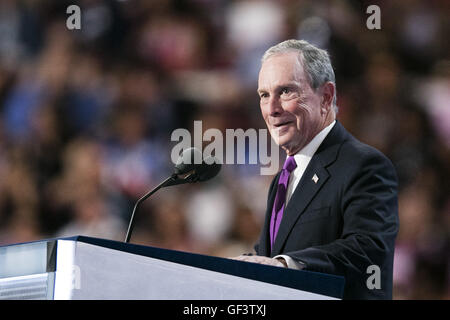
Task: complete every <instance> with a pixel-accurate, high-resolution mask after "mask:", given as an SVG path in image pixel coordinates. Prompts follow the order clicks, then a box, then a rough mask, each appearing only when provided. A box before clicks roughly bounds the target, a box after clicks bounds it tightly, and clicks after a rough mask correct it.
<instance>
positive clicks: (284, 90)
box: [281, 88, 291, 94]
mask: <svg viewBox="0 0 450 320" xmlns="http://www.w3.org/2000/svg"><path fill="white" fill-rule="evenodd" d="M290 92H291V90H290V89H289V88H283V89H281V94H288V93H290Z"/></svg>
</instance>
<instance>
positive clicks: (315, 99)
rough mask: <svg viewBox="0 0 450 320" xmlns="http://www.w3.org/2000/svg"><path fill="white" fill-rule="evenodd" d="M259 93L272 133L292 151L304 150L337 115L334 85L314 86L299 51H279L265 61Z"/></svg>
mask: <svg viewBox="0 0 450 320" xmlns="http://www.w3.org/2000/svg"><path fill="white" fill-rule="evenodd" d="M258 94H259V96H260V107H261V112H262V115H263V118H264V120H265V122H266V124H267V127H268V129H269V131H270V134H271V135H272V138H273V139H274V140H275V142H277V144H278V145H280V146H281V147H282V148H283V149H284V150H286V153H287V154H288V155H293V154H296V153H297V152H298V151H300V150H301V149H302V148H303V147H304V146H306V145H307V144H308V143H309V142H310V141H311V140H312V138H314V136H315V135H316V134H317V133H319V132H320V131H321V130H322V129H323V128H325V127H326V126H327V125H328V124H329V123H331V121H332V119H334V113H333V111H332V100H333V94H334V86H333V85H332V84H330V83H327V84H325V85H323V86H322V87H320V88H318V89H317V90H314V89H313V88H311V86H310V85H309V83H308V80H307V77H306V74H305V71H304V68H303V65H302V63H301V61H300V59H299V55H298V53H297V52H287V53H281V54H276V55H274V56H272V57H270V58H268V59H267V60H265V61H264V62H263V64H262V67H261V71H260V73H259V81H258Z"/></svg>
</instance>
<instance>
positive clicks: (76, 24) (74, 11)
mask: <svg viewBox="0 0 450 320" xmlns="http://www.w3.org/2000/svg"><path fill="white" fill-rule="evenodd" d="M66 13H67V14H70V16H69V17H67V20H66V27H67V29H69V30H74V29H76V30H80V29H81V9H80V7H79V6H77V5H75V4H72V5H70V6H68V7H67V9H66Z"/></svg>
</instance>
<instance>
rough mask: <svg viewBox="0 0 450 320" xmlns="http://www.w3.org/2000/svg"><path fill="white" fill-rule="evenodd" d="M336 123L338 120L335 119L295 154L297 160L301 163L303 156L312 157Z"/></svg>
mask: <svg viewBox="0 0 450 320" xmlns="http://www.w3.org/2000/svg"><path fill="white" fill-rule="evenodd" d="M335 124H336V120H334V121H333V122H332V123H331V124H329V125H328V126H327V127H325V128H324V129H322V131H320V132H319V133H318V134H317V135H316V136H315V137H314V138H313V139H312V140H311V141H310V142H309V143H308V144H307V145H306V146H304V147H303V149H301V150H300V151H299V152H297V153H296V154H295V155H294V158H295V162H297V163H299V161H300V159H301V158H302V157H308V158H312V157H313V155H314V154H315V153H316V151H317V149H319V146H320V145H321V144H322V142H323V140H325V138H326V136H327V135H328V133H330V131H331V129H333V127H334V125H335Z"/></svg>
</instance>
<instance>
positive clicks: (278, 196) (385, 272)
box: [237, 40, 399, 299]
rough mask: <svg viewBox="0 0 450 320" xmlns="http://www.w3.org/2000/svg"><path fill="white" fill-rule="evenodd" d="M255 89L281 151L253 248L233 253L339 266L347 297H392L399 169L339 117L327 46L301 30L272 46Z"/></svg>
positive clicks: (331, 269) (311, 266)
mask: <svg viewBox="0 0 450 320" xmlns="http://www.w3.org/2000/svg"><path fill="white" fill-rule="evenodd" d="M258 94H259V96H260V107H261V111H262V115H263V118H264V120H265V121H266V124H267V127H268V129H269V131H270V133H271V135H272V137H273V139H274V140H275V141H276V142H277V144H278V145H280V146H281V147H282V148H283V149H284V150H285V151H286V154H287V159H286V162H285V164H284V166H283V170H282V171H281V172H280V173H278V175H277V176H276V177H275V178H274V180H273V181H272V184H271V186H270V189H269V195H268V201H267V212H266V219H265V223H264V227H263V230H262V232H261V237H260V241H259V243H258V244H257V245H256V246H255V249H256V253H257V255H245V256H240V257H237V259H239V260H244V261H250V262H256V263H263V264H269V265H276V266H284V267H289V268H295V269H305V270H311V271H317V272H323V273H329V274H337V275H342V276H344V277H345V281H346V285H345V289H344V299H391V298H392V273H393V256H394V246H395V238H396V235H397V232H398V227H399V223H398V204H397V177H396V173H395V170H394V168H393V165H392V163H391V162H390V161H389V160H388V159H387V158H386V157H385V156H384V155H383V154H382V153H381V152H379V151H377V150H376V149H374V148H372V147H370V146H368V145H365V144H363V143H361V142H360V141H358V140H357V139H356V138H354V137H353V136H352V135H351V134H350V133H348V132H347V131H346V130H345V128H344V127H343V126H342V125H341V124H340V123H339V122H338V121H337V120H336V113H337V106H336V85H335V77H334V72H333V69H332V66H331V62H330V59H329V56H328V54H327V52H326V51H324V50H321V49H319V48H316V47H315V46H313V45H311V44H309V43H308V42H306V41H298V40H287V41H285V42H282V43H280V44H278V45H276V46H274V47H272V48H270V49H269V50H268V51H267V52H266V53H265V55H264V56H263V59H262V66H261V70H260V74H259V81H258ZM377 277H378V279H377Z"/></svg>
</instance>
